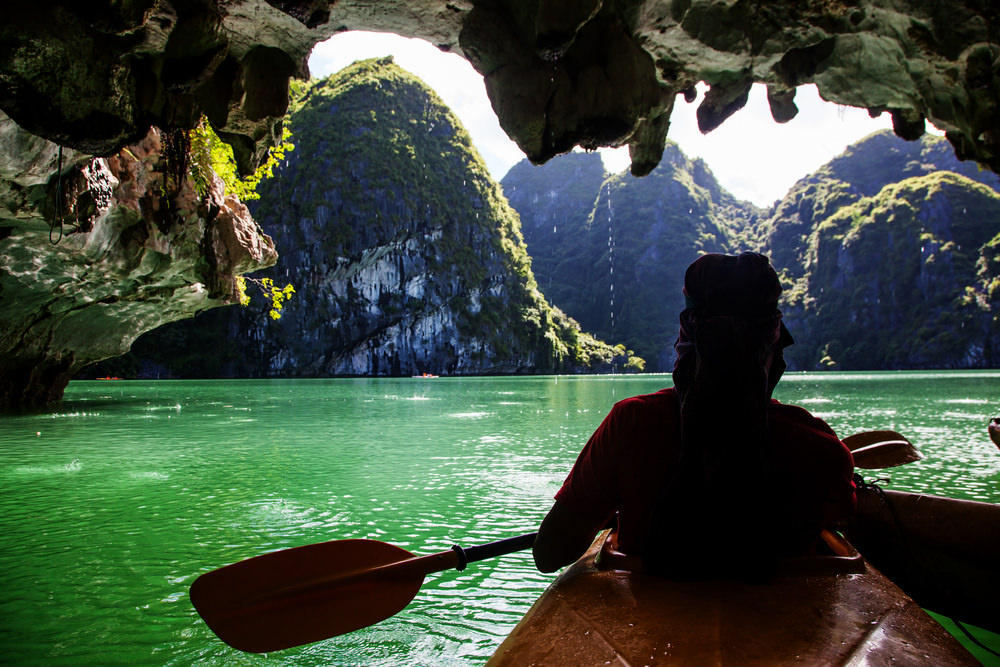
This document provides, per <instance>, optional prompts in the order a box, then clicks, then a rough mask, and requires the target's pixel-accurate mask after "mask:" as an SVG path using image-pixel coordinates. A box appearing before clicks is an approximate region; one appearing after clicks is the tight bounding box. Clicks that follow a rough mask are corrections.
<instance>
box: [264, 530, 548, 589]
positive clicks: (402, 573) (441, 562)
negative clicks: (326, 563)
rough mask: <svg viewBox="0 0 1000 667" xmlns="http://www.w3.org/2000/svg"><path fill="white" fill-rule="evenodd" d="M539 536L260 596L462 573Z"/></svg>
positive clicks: (454, 549)
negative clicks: (437, 574) (357, 583)
mask: <svg viewBox="0 0 1000 667" xmlns="http://www.w3.org/2000/svg"><path fill="white" fill-rule="evenodd" d="M535 535H537V533H525V534H524V535H518V536H517V537H508V538H506V539H503V540H497V541H495V542H488V543H486V544H481V545H479V546H475V547H469V548H467V549H466V548H463V547H460V546H458V545H457V544H456V545H455V546H453V547H452V548H451V549H448V550H447V551H439V552H438V553H433V554H427V555H426V556H412V557H411V558H406V559H404V560H399V561H396V562H394V563H387V564H385V565H378V566H374V567H366V568H362V569H359V570H354V571H351V572H335V573H333V574H331V575H330V576H329V577H324V578H322V579H313V580H311V581H305V582H301V583H298V584H295V585H293V586H286V587H284V588H280V589H277V590H273V591H268V592H267V594H266V595H263V596H261V599H262V600H271V599H274V598H280V597H286V596H289V595H297V594H300V593H304V592H307V591H320V590H323V589H325V588H330V587H334V586H347V585H350V584H353V583H356V582H359V581H365V580H373V579H380V578H387V579H388V578H397V579H412V578H420V579H423V578H424V577H425V576H427V575H428V574H434V573H435V572H443V571H445V570H458V571H462V570H464V569H465V568H466V566H467V565H468V564H469V563H476V562H478V561H481V560H487V559H490V558H496V557H498V556H503V555H505V554H509V553H514V552H515V551H523V550H524V549H529V548H531V545H532V544H534V542H535Z"/></svg>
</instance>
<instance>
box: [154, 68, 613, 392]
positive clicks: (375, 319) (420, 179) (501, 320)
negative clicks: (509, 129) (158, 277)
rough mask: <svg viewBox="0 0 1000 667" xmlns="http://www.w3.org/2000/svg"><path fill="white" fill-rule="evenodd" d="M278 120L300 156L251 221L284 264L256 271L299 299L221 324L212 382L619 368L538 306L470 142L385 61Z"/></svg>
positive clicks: (514, 238) (508, 220) (504, 210)
mask: <svg viewBox="0 0 1000 667" xmlns="http://www.w3.org/2000/svg"><path fill="white" fill-rule="evenodd" d="M289 122H290V124H291V128H292V132H293V137H294V140H295V143H296V149H295V151H294V152H293V153H291V154H290V156H289V158H288V161H287V163H286V164H285V165H283V166H282V168H281V169H280V173H279V174H277V175H276V176H275V178H274V179H273V180H271V181H268V182H265V183H263V184H262V185H261V187H260V188H259V189H258V192H259V193H260V195H261V198H260V200H259V202H254V206H253V211H254V217H255V218H257V219H258V220H260V221H261V223H262V224H263V225H265V226H266V227H267V228H268V229H270V230H273V233H274V235H275V238H276V242H277V247H278V251H279V253H280V259H279V260H278V263H277V265H276V266H275V267H274V269H273V271H271V272H269V273H267V274H262V275H268V276H271V277H273V279H274V281H275V283H277V284H279V285H283V284H284V283H285V282H291V283H292V284H293V285H294V286H295V289H296V294H295V297H294V298H293V299H292V301H291V302H290V304H289V305H288V306H287V307H286V308H285V309H284V311H283V315H282V317H281V319H280V320H279V321H277V322H270V321H269V320H268V318H266V317H263V312H262V311H260V310H259V309H252V308H251V309H250V310H248V311H244V312H233V313H227V314H226V316H228V317H231V318H238V321H231V322H230V323H228V324H227V325H225V326H224V327H221V328H222V329H224V330H225V331H227V332H230V333H231V334H232V335H233V338H234V340H235V341H237V344H238V346H239V348H240V350H241V357H242V359H240V360H238V361H236V360H233V362H232V363H231V364H229V366H228V368H225V369H220V371H221V372H222V374H233V375H239V376H283V377H287V376H307V377H308V376H319V377H330V376H338V375H368V376H385V375H392V376H399V375H413V374H420V373H433V374H448V375H465V374H483V373H537V372H571V371H574V370H592V371H593V370H611V368H612V362H613V361H615V359H616V356H617V357H618V358H617V363H618V368H619V369H622V368H623V366H624V362H625V359H624V350H622V351H621V352H616V351H614V350H612V349H611V348H610V347H608V346H607V345H604V344H601V343H599V342H597V341H595V340H594V339H593V338H592V337H590V336H589V335H587V334H584V333H583V332H581V331H580V329H579V326H578V325H576V324H575V323H574V322H571V321H570V320H568V319H567V318H566V317H565V316H563V315H562V314H561V313H560V312H558V311H555V310H553V309H552V308H551V307H550V306H549V305H548V303H547V302H546V301H545V298H544V297H543V296H542V295H541V293H540V292H539V291H538V289H537V286H536V282H535V279H534V277H533V275H532V272H531V268H530V260H529V258H528V256H527V253H526V251H525V248H524V243H523V241H522V238H521V231H520V222H519V221H518V218H517V214H516V213H515V212H514V211H513V210H512V209H511V208H510V206H509V205H508V204H507V202H506V200H505V199H504V198H503V195H502V194H501V192H500V189H499V186H498V185H497V184H496V183H495V182H494V181H493V180H492V179H491V178H490V177H489V174H488V172H487V171H486V168H485V166H484V165H483V163H482V160H481V159H480V158H479V156H478V154H477V153H476V152H475V150H474V149H473V148H472V144H471V141H470V139H469V137H468V134H467V133H466V131H465V130H464V129H463V128H462V126H461V124H460V123H459V122H458V120H457V119H456V118H455V117H454V115H452V114H451V112H450V111H449V110H448V109H447V108H446V107H445V106H444V105H443V103H442V102H441V101H440V100H439V99H438V98H437V96H436V95H435V94H434V93H433V92H432V91H431V90H430V89H429V88H427V87H426V86H425V85H424V84H423V83H421V82H420V81H419V80H417V79H415V78H414V77H412V76H411V75H409V74H407V73H406V72H404V71H403V70H401V69H400V68H399V67H397V66H396V65H395V64H393V63H392V60H391V58H389V59H383V60H372V61H364V62H361V63H355V65H353V66H351V67H349V68H347V69H346V70H344V71H342V72H340V73H338V74H336V75H334V76H333V77H330V78H329V79H327V80H325V81H320V82H316V83H314V84H312V85H310V86H309V87H308V88H306V89H304V90H303V91H302V93H301V97H300V99H299V100H297V102H296V104H295V106H294V110H293V112H292V113H291V115H290V117H289ZM210 328H212V329H213V330H219V327H210ZM153 338H154V339H157V338H158V336H154V337H153ZM156 347H161V346H160V345H159V344H157V345H156ZM204 347H206V348H207V349H217V348H218V347H219V345H218V344H216V345H210V346H204ZM144 349H145V348H137V352H140V353H145V352H144ZM171 367H172V368H176V366H174V365H173V364H171ZM180 372H182V373H183V372H185V371H183V370H182V371H180Z"/></svg>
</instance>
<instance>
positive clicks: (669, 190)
mask: <svg viewBox="0 0 1000 667" xmlns="http://www.w3.org/2000/svg"><path fill="white" fill-rule="evenodd" d="M598 174H601V175H604V171H603V167H602V166H601V159H600V157H599V156H598V155H597V154H594V153H592V154H572V155H566V156H563V157H559V158H556V159H555V160H552V161H551V162H550V163H548V164H546V165H544V166H541V167H534V166H531V165H530V164H528V163H527V161H525V162H522V163H521V164H519V165H517V166H515V167H514V168H512V169H511V170H510V172H509V173H508V174H507V176H506V177H505V178H504V179H503V182H502V184H503V188H504V192H505V193H506V194H507V196H508V197H509V199H510V202H511V205H512V206H514V208H516V209H518V211H519V213H521V217H522V221H523V224H524V229H525V239H526V241H527V246H528V252H529V254H531V256H532V258H533V262H534V265H535V266H537V267H538V268H537V271H538V275H540V276H545V279H544V282H543V283H542V285H543V288H544V289H547V290H549V292H548V293H550V294H551V295H552V299H553V303H555V305H557V306H558V307H559V308H561V309H563V310H565V311H566V313H568V314H569V315H570V316H571V317H573V318H575V319H577V320H578V321H579V322H580V324H581V326H583V327H584V329H586V330H588V331H593V332H595V334H596V335H597V336H599V337H601V338H603V339H605V340H611V341H613V342H616V343H617V342H620V343H623V344H625V345H626V346H627V347H629V348H630V349H634V350H635V351H636V354H638V355H639V356H641V357H643V358H644V359H645V360H646V361H647V364H648V365H647V369H648V370H652V371H658V372H669V371H670V370H671V368H672V367H673V343H674V339H675V338H676V336H677V314H678V313H679V312H680V310H681V309H682V308H683V306H684V298H683V296H682V294H681V285H682V284H683V277H684V270H685V269H686V268H687V266H688V264H690V263H691V262H692V261H694V260H695V259H696V258H697V257H698V256H699V255H700V254H702V253H704V252H730V251H736V250H741V249H748V248H749V247H750V241H749V236H748V234H749V230H752V229H753V226H754V223H755V221H756V220H757V217H758V216H759V214H760V213H762V212H761V211H759V210H758V209H756V208H755V207H754V206H752V205H751V204H748V203H746V202H739V201H737V200H736V199H734V198H733V197H732V195H730V194H728V193H727V192H725V191H724V190H723V189H722V188H721V187H720V186H719V184H718V182H717V181H716V180H715V178H714V176H712V174H711V172H710V171H709V170H708V168H707V167H706V166H705V165H704V163H702V162H701V161H698V160H694V161H692V160H690V159H688V158H687V157H686V156H684V154H683V153H682V152H681V151H680V149H679V148H678V147H677V146H676V144H673V143H669V144H668V145H667V146H666V148H665V150H664V153H663V160H662V161H661V162H660V164H659V166H658V167H657V168H656V169H654V170H653V171H652V173H650V174H649V175H648V176H646V177H643V178H636V177H634V176H632V175H630V174H617V175H614V176H607V178H606V180H603V181H602V182H600V183H598V177H597V175H598ZM586 175H589V178H588V177H586ZM595 184H596V185H597V187H596V189H595V188H594V185H595ZM549 285H551V286H549Z"/></svg>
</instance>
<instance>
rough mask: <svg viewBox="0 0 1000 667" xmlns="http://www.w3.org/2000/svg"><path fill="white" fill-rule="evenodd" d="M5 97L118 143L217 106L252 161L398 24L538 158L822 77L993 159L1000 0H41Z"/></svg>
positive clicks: (6, 106)
mask: <svg viewBox="0 0 1000 667" xmlns="http://www.w3.org/2000/svg"><path fill="white" fill-rule="evenodd" d="M5 13H6V14H7V17H6V20H5V22H4V26H3V27H0V109H3V110H4V111H5V112H6V113H7V114H8V115H10V116H11V117H12V118H13V119H14V120H15V121H17V122H18V123H19V124H20V125H22V127H24V128H25V129H27V130H29V131H30V132H32V133H34V134H37V135H39V136H42V137H45V138H47V139H49V140H51V141H54V142H56V143H59V144H62V145H65V146H68V147H72V148H74V149H76V150H80V151H83V152H88V153H91V154H96V155H103V154H110V153H112V152H114V151H116V150H118V149H120V148H121V147H123V146H125V145H128V144H129V143H133V142H134V141H136V140H137V139H138V138H140V137H143V136H145V133H146V132H147V130H148V128H149V126H150V125H155V126H158V127H161V128H164V129H171V128H187V127H191V126H192V125H193V124H194V123H195V122H197V119H198V118H199V117H200V116H201V115H202V114H204V115H207V116H208V117H209V119H210V120H211V121H212V122H213V124H214V125H215V126H216V128H217V129H218V130H219V132H220V135H221V136H223V137H224V138H225V139H226V140H227V141H229V142H230V143H231V144H232V145H233V146H234V149H235V150H236V154H237V158H238V160H239V161H240V164H241V168H242V169H243V170H244V171H246V170H249V169H251V168H252V167H253V166H254V165H255V164H257V163H258V162H259V160H260V159H261V158H262V156H263V155H264V152H265V151H266V149H267V147H268V146H270V145H271V144H272V143H273V142H274V140H275V137H276V136H278V135H277V129H276V127H277V126H278V125H279V124H280V122H281V119H282V117H283V116H284V113H285V111H286V109H287V105H288V81H289V79H290V78H291V77H305V76H308V68H307V65H306V59H307V57H308V54H309V52H310V50H311V49H312V47H313V46H314V45H315V44H316V43H318V42H320V41H322V40H324V39H326V38H328V37H330V36H332V35H333V34H336V33H338V32H342V31H345V30H353V29H358V30H374V31H386V32H395V33H398V34H401V35H404V36H408V37H418V38H422V39H425V40H427V41H429V42H431V43H433V44H435V45H437V46H438V47H439V48H441V49H443V50H447V51H454V52H456V53H458V54H460V55H462V56H464V57H465V58H467V59H468V60H469V61H470V62H471V63H472V64H473V66H474V67H475V68H476V69H477V70H478V71H479V72H480V73H481V74H483V76H484V78H485V82H486V87H487V92H488V94H489V97H490V100H491V102H492V104H493V107H494V109H495V111H496V112H497V115H498V117H499V120H500V124H501V126H502V127H503V128H504V130H505V131H506V132H507V133H508V134H509V135H510V136H511V137H512V139H514V140H515V141H516V142H517V143H518V145H519V146H520V147H521V148H522V150H524V151H525V154H526V155H527V156H528V157H529V158H530V159H531V160H532V161H534V162H536V163H542V162H545V161H546V160H548V159H550V158H551V157H553V156H554V155H557V154H560V153H563V152H566V151H568V150H570V149H572V148H573V147H574V146H581V147H584V148H597V147H600V146H623V145H628V146H629V148H630V155H631V157H632V162H633V173H635V174H637V175H641V174H645V173H648V172H649V171H650V170H652V169H653V168H654V167H655V166H656V164H657V163H658V162H659V159H660V154H661V151H662V146H663V140H664V138H665V136H667V134H668V133H669V119H670V113H671V111H672V109H673V104H674V99H675V97H676V95H677V94H679V93H685V94H691V92H692V91H693V87H694V85H695V84H697V83H698V82H705V83H706V84H708V85H709V86H710V89H709V92H708V94H707V95H706V96H705V99H704V100H703V102H702V104H701V107H700V109H699V112H698V119H699V124H700V127H701V129H702V130H703V131H710V130H711V129H713V128H715V127H717V126H718V125H719V124H721V123H722V122H724V121H725V119H726V118H727V117H728V116H729V115H731V114H732V113H733V112H735V111H736V110H738V109H739V108H741V107H742V106H743V104H744V103H745V101H746V96H747V92H748V90H749V88H750V85H751V84H752V83H754V82H761V83H764V84H766V85H767V86H768V96H769V101H770V102H771V108H772V113H773V115H774V118H775V120H777V121H779V122H782V121H786V120H788V119H789V118H791V117H793V116H794V115H795V113H796V108H795V105H794V90H795V88H796V87H797V86H799V85H802V84H805V83H814V84H815V85H816V86H817V87H818V89H819V92H820V94H821V95H822V97H823V98H824V99H826V100H828V101H831V102H836V103H838V104H842V105H846V106H854V107H862V108H866V109H868V110H869V111H870V112H871V113H872V114H878V113H882V112H889V113H890V114H891V116H892V119H893V126H894V130H895V131H896V133H897V134H899V135H900V136H902V137H904V138H915V137H917V136H919V135H920V134H921V133H922V131H923V126H924V122H923V121H924V119H927V120H930V121H931V122H932V123H933V124H934V125H935V126H937V127H939V128H941V129H943V130H944V131H945V132H946V133H947V136H948V139H949V140H950V141H951V143H952V144H953V145H954V146H955V149H956V152H957V154H958V155H959V157H961V158H963V159H974V160H977V161H978V162H980V163H981V164H983V165H984V166H986V167H988V168H990V169H992V170H994V171H998V169H1000V137H998V130H997V128H1000V110H998V98H1000V76H998V74H1000V46H998V45H997V43H998V41H1000V40H998V39H997V38H998V36H1000V35H998V32H1000V27H998V26H1000V8H998V7H996V6H994V5H993V4H992V3H989V2H977V1H975V0H965V1H960V2H950V3H941V2H932V1H931V0H900V1H899V2H894V3H891V4H887V3H884V2H876V1H874V0H812V1H810V2H801V1H800V0H775V1H772V2H766V3H763V2H746V1H740V0H736V1H731V0H725V1H724V0H671V1H666V2H664V1H659V2H652V1H646V2H642V1H637V0H617V1H609V0H605V1H603V2H602V1H601V0H495V1H491V2H475V1H468V0H458V1H440V0H417V1H409V2H403V1H401V0H397V1H390V2H380V3H370V2H363V1H361V0H340V1H339V2H333V3H330V2H328V1H327V0H268V1H266V2H265V1H264V0H231V1H228V2H221V1H219V0H183V1H181V0H173V1H171V0H131V1H130V2H123V3H111V2H107V3H101V2H90V3H85V4H81V3H77V2H71V1H70V0H47V1H45V0H41V1H39V2H34V3H19V4H18V5H17V6H16V7H14V8H7V9H5Z"/></svg>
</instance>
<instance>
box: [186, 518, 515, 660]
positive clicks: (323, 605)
mask: <svg viewBox="0 0 1000 667" xmlns="http://www.w3.org/2000/svg"><path fill="white" fill-rule="evenodd" d="M534 541H535V533H528V534H525V535H519V536H517V537H511V538H507V539H504V540H499V541H497V542H490V543H488V544H483V545H480V546H475V547H470V548H468V549H463V548H461V547H458V546H455V547H452V548H451V549H449V550H448V551H442V552H440V553H436V554H430V555H427V556H414V555H413V554H411V553H410V552H409V551H406V550H405V549H402V548H400V547H397V546H394V545H392V544H386V543H385V542H378V541H376V540H362V539H354V540H337V541H334V542H322V543H320V544H309V545H306V546H301V547H294V548H292V549H283V550H281V551H274V552H272V553H269V554H264V555H263V556H257V557H256V558H250V559H248V560H244V561H240V562H238V563H233V564H232V565H227V566H226V567H223V568H219V569H218V570H213V571H211V572H206V573H205V574H203V575H201V576H200V577H198V578H197V579H196V580H195V581H194V583H193V584H192V585H191V602H192V604H193V605H194V608H195V609H197V610H198V613H199V614H200V615H201V617H202V618H203V619H204V620H205V623H206V624H207V625H208V627H209V628H211V629H212V631H213V632H214V633H215V634H216V635H218V637H219V639H221V640H222V641H224V642H226V643H227V644H229V645H230V646H232V647H234V648H237V649H239V650H241V651H247V652H250V653H266V652H270V651H279V650H281V649H285V648H290V647H292V646H300V645H302V644H308V643H310V642H315V641H319V640H321V639H328V638H330V637H335V636H337V635H342V634H344V633H347V632H353V631H354V630H358V629H360V628H364V627H367V626H369V625H372V624H373V623H378V622H379V621H381V620H384V619H386V618H389V617H390V616H393V615H395V614H397V613H399V612H400V611H402V609H403V608H404V607H406V605H408V604H409V603H410V601H411V600H412V599H413V597H414V596H415V595H416V594H417V591H419V590H420V586H421V584H423V582H424V577H425V576H426V575H428V574H431V573H434V572H441V571H443V570H450V569H457V570H463V569H465V566H466V564H468V563H473V562H476V561H480V560H485V559H488V558H495V557H497V556H502V555H504V554H508V553H512V552H514V551H521V550H523V549H528V548H530V547H531V545H532V544H533V543H534Z"/></svg>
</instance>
